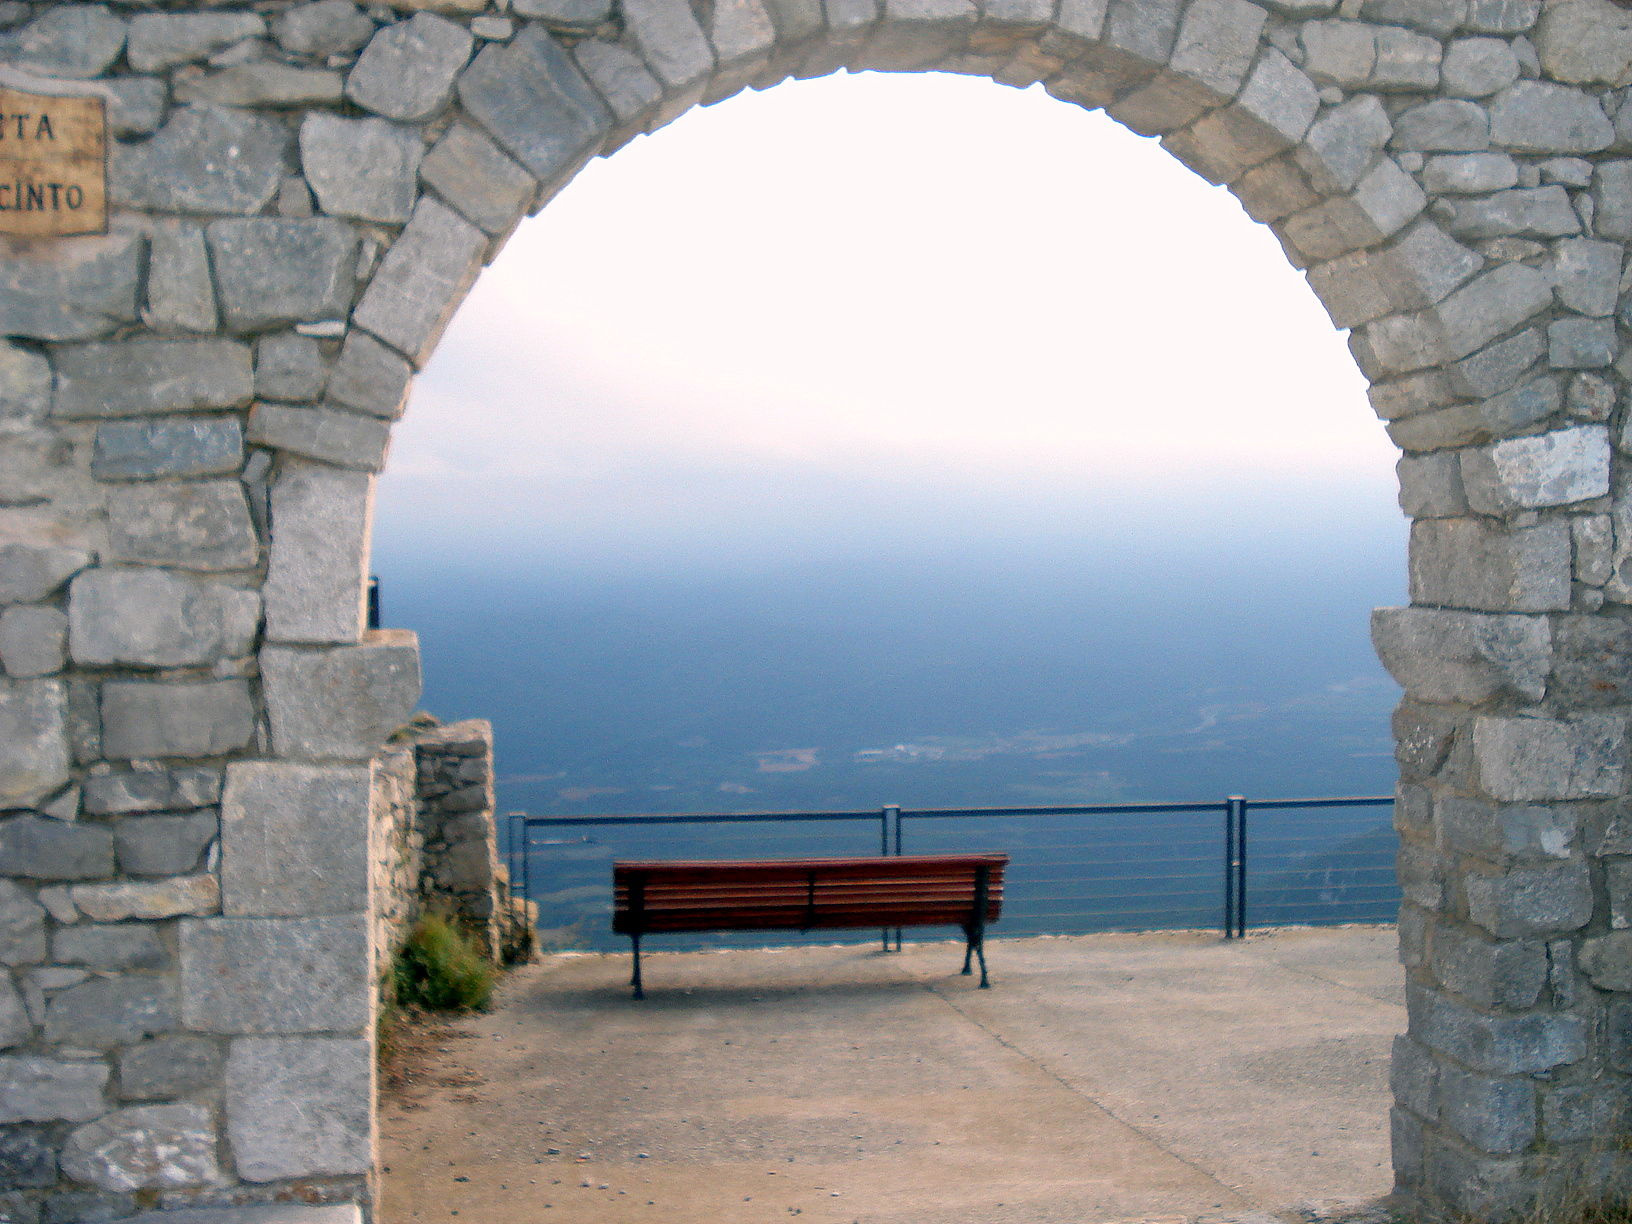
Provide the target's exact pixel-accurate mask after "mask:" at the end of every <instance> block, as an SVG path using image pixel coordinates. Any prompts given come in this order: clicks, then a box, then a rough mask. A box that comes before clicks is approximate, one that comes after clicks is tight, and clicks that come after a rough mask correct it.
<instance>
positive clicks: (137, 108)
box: [101, 77, 170, 136]
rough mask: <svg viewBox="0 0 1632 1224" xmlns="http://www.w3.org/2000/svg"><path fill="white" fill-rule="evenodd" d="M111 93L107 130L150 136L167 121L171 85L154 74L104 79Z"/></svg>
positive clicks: (111, 133)
mask: <svg viewBox="0 0 1632 1224" xmlns="http://www.w3.org/2000/svg"><path fill="white" fill-rule="evenodd" d="M101 84H102V86H103V88H105V89H106V90H107V91H108V93H107V97H108V134H109V135H112V136H151V135H152V134H153V133H154V132H156V131H158V130H159V125H160V124H162V123H163V122H164V113H165V111H166V110H168V109H169V102H170V89H169V87H168V86H167V85H166V84H165V82H164V81H162V80H159V79H157V78H155V77H118V78H116V79H114V80H111V81H103V82H101Z"/></svg>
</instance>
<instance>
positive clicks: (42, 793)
mask: <svg viewBox="0 0 1632 1224" xmlns="http://www.w3.org/2000/svg"><path fill="white" fill-rule="evenodd" d="M65 705H66V691H65V689H64V687H63V685H62V683H61V681H58V680H0V807H11V806H23V805H26V804H29V803H33V802H34V801H36V800H39V799H43V798H45V797H47V796H48V795H50V794H51V793H52V792H54V791H56V790H58V789H59V788H60V787H62V786H63V785H64V784H65V783H66V782H67V781H68V778H69V770H70V768H71V766H72V761H71V759H70V754H69V744H68V731H67V725H66V718H65Z"/></svg>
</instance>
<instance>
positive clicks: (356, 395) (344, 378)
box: [328, 331, 414, 421]
mask: <svg viewBox="0 0 1632 1224" xmlns="http://www.w3.org/2000/svg"><path fill="white" fill-rule="evenodd" d="M413 376H414V368H413V366H411V365H410V364H409V363H408V360H407V359H406V358H405V357H403V356H402V354H400V353H398V352H395V351H394V350H392V349H390V348H387V347H386V346H385V345H383V344H381V343H380V342H379V341H378V340H376V339H374V337H373V336H370V335H369V334H368V333H367V332H361V331H351V332H348V333H347V334H346V339H345V341H344V343H342V344H341V346H340V357H339V359H338V360H337V361H336V362H335V365H334V374H333V376H332V377H331V378H330V379H329V389H328V399H329V401H330V402H331V403H335V404H339V405H341V406H342V407H345V408H352V409H355V410H357V411H358V412H366V413H368V414H369V415H370V416H377V417H383V418H385V419H386V420H388V421H394V420H396V419H397V418H398V417H400V416H401V415H402V410H403V407H404V405H405V404H406V403H407V400H408V384H409V382H410V381H411V380H412V379H413Z"/></svg>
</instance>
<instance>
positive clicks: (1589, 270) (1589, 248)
mask: <svg viewBox="0 0 1632 1224" xmlns="http://www.w3.org/2000/svg"><path fill="white" fill-rule="evenodd" d="M1624 255H1625V252H1624V251H1623V250H1622V248H1621V245H1620V244H1619V243H1616V242H1597V241H1594V240H1592V239H1590V238H1574V239H1570V240H1568V241H1565V242H1560V243H1556V244H1555V245H1554V247H1553V292H1554V293H1555V294H1557V295H1558V302H1559V305H1561V306H1563V307H1564V308H1565V309H1566V310H1573V311H1575V312H1576V313H1578V314H1584V315H1592V316H1595V317H1600V318H1601V317H1603V316H1606V315H1609V314H1612V313H1614V310H1615V299H1616V296H1617V294H1618V293H1619V292H1620V284H1621V265H1622V263H1623V262H1624Z"/></svg>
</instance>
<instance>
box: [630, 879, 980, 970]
mask: <svg viewBox="0 0 1632 1224" xmlns="http://www.w3.org/2000/svg"><path fill="white" fill-rule="evenodd" d="M1008 861H1009V856H1008V855H1006V854H918V855H900V856H896V857H893V858H892V857H879V858H820V859H814V858H813V859H748V860H742V859H738V860H725V861H717V862H708V861H684V860H680V861H675V860H669V861H621V860H620V861H618V862H615V863H614V864H613V865H612V893H613V908H612V929H613V930H614V931H615V932H617V933H618V934H620V935H627V936H629V937H630V939H631V940H632V941H633V946H634V976H633V978H632V980H631V985H633V986H634V988H635V997H636V998H641V997H642V996H643V991H642V988H641V981H640V940H641V937H642V936H643V935H650V934H664V933H674V932H684V931H811V930H843V929H859V928H868V927H879V928H888V927H908V926H957V927H961V928H962V929H963V932H964V936H965V939H966V941H967V944H968V946H967V948H966V950H965V953H964V969H963V971H964V972H965V973H968V972H970V968H969V962H970V956H971V954H973V955H976V956H978V957H979V958H980V967H981V975H980V976H981V981H980V984H981V985H982V986H986V985H988V984H989V983H988V980H987V977H986V953H985V931H986V927H987V925H988V924H989V923H992V922H995V921H996V920H997V918H998V916H999V915H1000V914H1001V913H1002V909H1003V870H1004V868H1005V867H1006V866H1007V865H1008Z"/></svg>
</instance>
